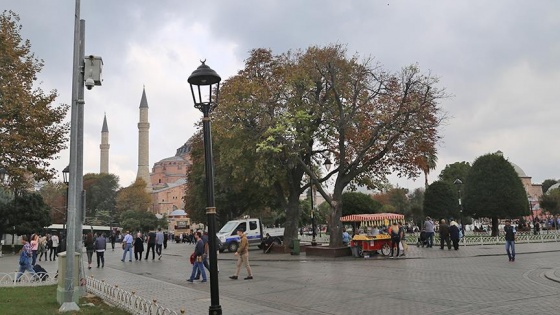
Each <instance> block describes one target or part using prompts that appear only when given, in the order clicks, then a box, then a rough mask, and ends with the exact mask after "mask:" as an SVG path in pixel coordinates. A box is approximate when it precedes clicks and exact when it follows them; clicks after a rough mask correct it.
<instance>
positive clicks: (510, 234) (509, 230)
mask: <svg viewBox="0 0 560 315" xmlns="http://www.w3.org/2000/svg"><path fill="white" fill-rule="evenodd" d="M516 232H517V231H516V230H515V227H513V225H511V220H510V219H507V220H506V226H504V234H505V235H506V253H507V255H508V258H509V261H515V240H516V238H517V236H516Z"/></svg>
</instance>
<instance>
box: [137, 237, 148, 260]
mask: <svg viewBox="0 0 560 315" xmlns="http://www.w3.org/2000/svg"><path fill="white" fill-rule="evenodd" d="M143 252H144V238H143V237H142V233H140V232H138V233H137V234H136V238H135V239H134V260H140V261H142V253H143ZM146 259H147V258H146Z"/></svg>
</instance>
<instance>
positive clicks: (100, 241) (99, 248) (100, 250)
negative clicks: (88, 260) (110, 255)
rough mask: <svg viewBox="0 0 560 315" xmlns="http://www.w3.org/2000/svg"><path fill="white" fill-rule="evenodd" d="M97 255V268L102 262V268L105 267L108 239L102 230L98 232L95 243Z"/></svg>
mask: <svg viewBox="0 0 560 315" xmlns="http://www.w3.org/2000/svg"><path fill="white" fill-rule="evenodd" d="M94 248H95V256H96V257H97V268H99V263H101V268H103V267H105V250H106V249H107V240H106V239H105V236H104V235H103V234H102V233H101V232H97V237H96V238H95V243H94Z"/></svg>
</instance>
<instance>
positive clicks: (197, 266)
mask: <svg viewBox="0 0 560 315" xmlns="http://www.w3.org/2000/svg"><path fill="white" fill-rule="evenodd" d="M197 272H200V273H201V274H202V281H206V271H205V270H204V264H203V263H202V262H198V261H196V260H195V261H194V264H193V269H192V273H191V277H190V278H189V281H193V280H194V278H195V275H196V273H197Z"/></svg>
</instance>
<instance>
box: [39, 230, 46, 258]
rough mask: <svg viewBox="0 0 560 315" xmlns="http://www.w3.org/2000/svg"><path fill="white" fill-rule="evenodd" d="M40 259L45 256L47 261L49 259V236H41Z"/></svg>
mask: <svg viewBox="0 0 560 315" xmlns="http://www.w3.org/2000/svg"><path fill="white" fill-rule="evenodd" d="M38 253H39V261H41V259H42V258H43V255H44V256H45V261H47V237H46V236H41V237H39V250H38Z"/></svg>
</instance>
